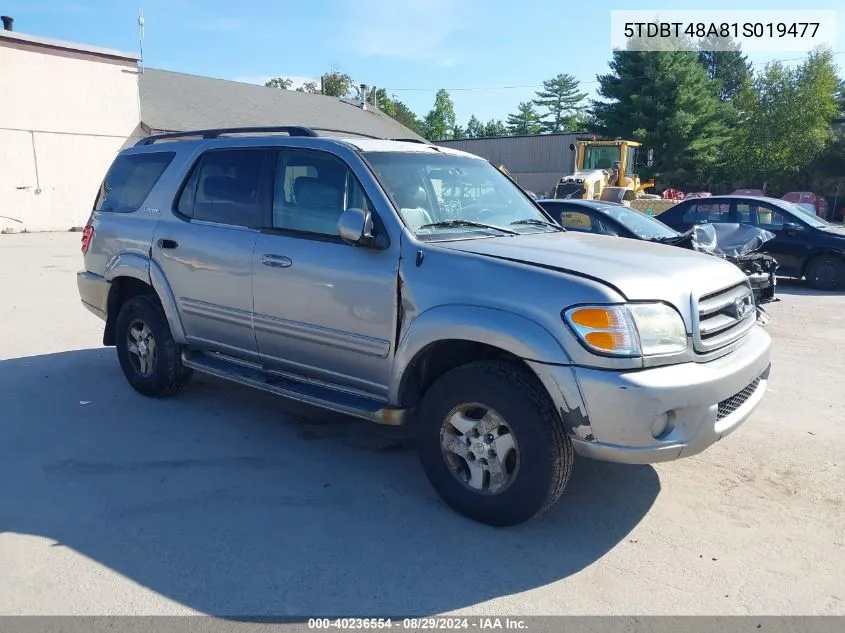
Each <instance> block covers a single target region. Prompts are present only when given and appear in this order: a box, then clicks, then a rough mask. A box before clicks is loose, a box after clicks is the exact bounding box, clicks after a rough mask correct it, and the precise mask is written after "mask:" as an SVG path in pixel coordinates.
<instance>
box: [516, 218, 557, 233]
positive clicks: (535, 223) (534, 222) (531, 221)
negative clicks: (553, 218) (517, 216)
mask: <svg viewBox="0 0 845 633" xmlns="http://www.w3.org/2000/svg"><path fill="white" fill-rule="evenodd" d="M518 224H530V225H531V226H550V227H552V228H553V229H555V230H557V231H566V229H565V228H563V227H562V226H560V225H559V224H554V223H552V222H546V221H545V220H538V219H537V218H525V219H524V220H516V221H515V222H511V226H515V225H518Z"/></svg>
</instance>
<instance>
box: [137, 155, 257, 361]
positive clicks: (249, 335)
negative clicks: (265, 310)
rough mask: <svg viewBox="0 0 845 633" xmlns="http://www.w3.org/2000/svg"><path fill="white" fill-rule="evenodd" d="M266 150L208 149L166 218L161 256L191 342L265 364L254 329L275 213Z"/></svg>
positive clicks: (159, 236)
mask: <svg viewBox="0 0 845 633" xmlns="http://www.w3.org/2000/svg"><path fill="white" fill-rule="evenodd" d="M270 156H271V152H270V151H269V150H267V149H263V148H228V149H211V150H207V151H206V152H205V153H204V154H203V155H202V156H200V157H199V159H198V160H197V161H196V163H195V164H194V166H193V168H192V170H191V172H190V175H189V176H188V178H187V179H186V181H185V183H184V184H183V186H182V188H181V190H180V191H179V193H178V194H177V196H176V199H175V201H174V208H173V213H172V214H162V219H161V221H160V222H159V223H158V225H157V227H156V234H155V238H154V240H153V247H152V254H153V259H154V260H155V261H156V262H157V263H158V264H159V266H161V268H162V269H163V270H164V273H165V276H166V277H167V280H168V282H169V283H170V285H171V288H172V290H173V294H174V295H175V297H176V301H177V304H178V306H179V312H180V316H181V318H182V324H183V327H184V329H185V334H186V337H187V339H188V342H189V343H190V344H191V345H193V346H196V347H199V348H203V349H209V350H213V351H218V352H222V353H225V354H229V355H231V356H235V357H239V358H244V359H247V360H257V357H258V348H257V345H256V342H255V333H254V332H253V327H252V307H253V306H252V256H253V252H254V250H255V245H256V242H257V240H258V234H259V233H258V230H259V227H260V226H261V223H262V217H263V216H264V214H265V212H266V211H267V210H269V208H270V196H271V188H270V183H271V175H270V163H269V161H268V158H269V157H270Z"/></svg>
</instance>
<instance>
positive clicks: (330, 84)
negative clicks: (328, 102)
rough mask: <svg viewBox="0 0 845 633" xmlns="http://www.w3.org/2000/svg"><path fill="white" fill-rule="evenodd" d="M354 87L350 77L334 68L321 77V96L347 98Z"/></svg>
mask: <svg viewBox="0 0 845 633" xmlns="http://www.w3.org/2000/svg"><path fill="white" fill-rule="evenodd" d="M354 85H355V81H354V80H353V79H352V77H350V76H349V75H348V74H346V73H344V72H341V71H340V70H338V69H336V68H332V69H331V70H330V71H329V72H327V73H326V74H325V75H323V94H324V95H326V96H327V97H348V96H350V95H351V94H352V92H353V90H352V87H353V86H354Z"/></svg>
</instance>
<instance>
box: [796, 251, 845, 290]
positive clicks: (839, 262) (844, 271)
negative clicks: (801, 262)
mask: <svg viewBox="0 0 845 633" xmlns="http://www.w3.org/2000/svg"><path fill="white" fill-rule="evenodd" d="M805 276H806V277H807V283H809V284H810V286H812V287H813V288H815V289H816V290H837V289H839V288H842V287H845V260H843V258H842V257H841V256H837V255H819V256H818V257H814V258H813V259H811V260H810V263H809V264H807V268H806V273H805Z"/></svg>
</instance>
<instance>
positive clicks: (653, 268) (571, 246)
mask: <svg viewBox="0 0 845 633" xmlns="http://www.w3.org/2000/svg"><path fill="white" fill-rule="evenodd" d="M438 245H439V246H443V247H446V248H449V249H452V250H456V251H463V252H465V253H475V254H478V255H484V256H487V257H493V258H496V259H501V260H509V261H513V262H518V263H523V264H528V265H534V266H540V267H543V268H547V269H557V270H559V271H560V272H562V273H567V274H571V275H575V276H583V277H588V278H592V279H594V280H598V281H600V282H603V283H605V284H607V285H610V286H611V287H613V288H615V289H616V290H617V291H618V292H620V293H621V294H622V295H623V296H624V297H625V298H626V299H629V300H665V301H669V302H670V303H673V304H674V305H675V306H676V307H677V308H679V309H681V310H682V312H683V311H685V310H684V308H686V307H687V306H688V305H689V299H690V293H692V294H693V295H695V296H696V297H699V296H701V295H705V294H708V293H710V292H713V291H716V290H721V289H723V288H726V287H728V286H732V285H735V284H738V283H742V282H744V281H746V276H745V274H744V273H743V272H742V271H741V270H740V269H739V268H738V267H737V266H735V265H734V264H731V263H729V262H726V261H724V260H722V259H720V258H718V257H713V256H712V255H706V254H703V253H696V252H695V251H690V250H686V249H681V248H677V247H675V246H668V245H664V244H656V243H652V242H646V241H640V240H629V239H622V238H618V237H611V236H606V235H590V234H584V233H575V232H567V233H531V234H522V235H514V236H508V237H495V238H489V239H469V240H460V241H454V242H438Z"/></svg>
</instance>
